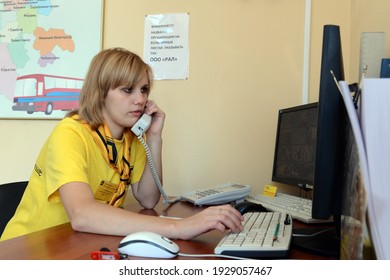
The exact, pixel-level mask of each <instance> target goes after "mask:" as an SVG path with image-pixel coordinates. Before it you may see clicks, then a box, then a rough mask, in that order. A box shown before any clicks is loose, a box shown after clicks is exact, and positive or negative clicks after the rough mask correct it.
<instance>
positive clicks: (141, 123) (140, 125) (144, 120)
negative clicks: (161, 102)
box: [131, 114, 152, 136]
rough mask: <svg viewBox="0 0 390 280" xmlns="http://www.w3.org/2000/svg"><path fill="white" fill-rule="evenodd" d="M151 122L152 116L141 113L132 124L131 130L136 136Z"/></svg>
mask: <svg viewBox="0 0 390 280" xmlns="http://www.w3.org/2000/svg"><path fill="white" fill-rule="evenodd" d="M151 123H152V117H151V116H149V115H147V114H143V115H142V116H141V117H140V118H139V119H138V121H137V122H136V123H135V124H134V125H133V127H132V128H131V131H132V132H133V133H134V134H135V135H136V136H141V135H142V134H143V133H145V132H146V131H147V130H148V128H149V127H150V125H151Z"/></svg>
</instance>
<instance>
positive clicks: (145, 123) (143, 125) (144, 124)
mask: <svg viewBox="0 0 390 280" xmlns="http://www.w3.org/2000/svg"><path fill="white" fill-rule="evenodd" d="M151 123H152V117H151V116H149V115H147V114H143V115H142V116H141V117H140V118H139V119H138V121H137V122H136V123H135V124H134V125H133V127H132V128H131V131H132V132H133V133H134V134H135V135H136V136H137V138H138V140H139V141H140V142H141V144H142V146H144V148H145V152H146V157H147V158H148V162H149V166H150V170H151V171H152V174H153V178H154V181H155V182H156V185H157V188H158V190H159V191H160V193H161V195H162V196H163V198H164V203H165V204H169V203H174V202H176V201H178V200H179V199H180V198H178V199H175V200H172V201H171V200H169V198H168V196H167V195H166V194H165V192H164V189H163V187H162V184H161V181H160V177H159V176H158V173H157V170H156V167H155V165H154V161H153V158H152V155H151V153H150V149H149V146H148V144H147V143H146V142H145V140H144V138H143V137H142V135H143V134H144V133H145V132H146V131H147V130H148V128H149V127H150V125H151Z"/></svg>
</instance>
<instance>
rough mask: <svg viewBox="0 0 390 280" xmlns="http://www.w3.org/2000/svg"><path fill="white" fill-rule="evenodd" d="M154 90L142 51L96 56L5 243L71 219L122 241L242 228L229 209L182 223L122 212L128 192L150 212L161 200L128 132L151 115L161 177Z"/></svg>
mask: <svg viewBox="0 0 390 280" xmlns="http://www.w3.org/2000/svg"><path fill="white" fill-rule="evenodd" d="M151 86H152V71H151V68H150V67H149V66H148V65H147V64H145V63H144V62H143V61H142V59H141V58H140V57H139V56H137V55H136V54H134V53H132V52H130V51H127V50H125V49H122V48H113V49H106V50H103V51H101V52H100V53H99V54H97V55H96V56H95V57H94V59H93V60H92V62H91V65H90V67H89V70H88V73H87V76H86V79H85V82H84V85H83V88H82V90H81V93H80V100H79V110H77V111H72V112H70V113H69V114H68V115H67V116H66V117H65V118H64V119H63V120H61V121H60V122H59V123H58V125H57V126H56V127H55V129H54V130H53V132H52V134H51V135H50V137H49V138H48V140H47V141H46V143H45V144H44V146H43V148H42V150H41V152H40V154H39V156H38V159H37V161H36V164H35V166H34V171H33V173H32V175H31V177H30V180H29V185H28V187H27V189H26V191H25V194H24V196H23V198H22V201H21V203H20V205H19V207H18V209H17V211H16V213H15V215H14V217H13V218H12V219H11V221H10V222H9V223H8V225H7V227H6V228H5V230H4V233H3V235H2V237H1V238H2V240H5V239H9V238H12V237H16V236H19V235H23V234H27V233H30V232H34V231H37V230H40V229H44V228H48V227H52V226H55V225H58V224H62V223H66V222H69V221H70V223H71V225H72V228H73V229H74V230H75V231H82V232H91V233H99V234H110V235H121V236H125V235H128V234H130V233H133V232H137V231H153V232H156V233H158V234H160V235H163V236H166V237H168V238H171V239H191V238H193V237H195V236H197V235H199V234H202V233H204V232H207V231H209V230H213V229H217V230H220V231H225V230H226V229H230V230H232V231H233V232H238V231H240V230H242V225H241V222H242V216H241V215H240V214H239V212H238V211H236V210H235V209H234V208H233V207H231V206H229V205H223V206H215V207H209V208H207V209H205V210H204V211H202V212H200V213H198V214H195V215H194V216H191V217H188V218H185V219H181V220H176V219H164V218H160V217H154V216H146V215H141V214H138V213H133V212H131V211H127V210H124V209H123V208H121V207H120V206H121V205H122V203H123V200H124V198H125V196H126V194H127V189H128V188H131V191H132V193H133V195H134V197H135V198H136V199H137V201H138V202H139V203H140V205H141V206H143V207H144V208H147V209H151V208H153V207H154V206H155V205H156V204H157V203H158V201H159V200H160V193H159V191H158V188H157V186H156V184H155V181H154V178H153V175H152V173H151V170H150V168H149V165H148V164H145V163H146V155H145V150H144V147H143V146H142V145H141V144H140V143H139V140H138V139H137V137H135V136H134V134H133V133H132V132H131V131H130V128H131V127H132V126H133V125H134V123H135V122H136V121H137V120H138V119H139V117H140V116H141V115H142V114H144V113H145V114H148V115H150V116H152V123H151V126H150V128H149V129H148V130H147V132H146V139H147V144H148V146H149V148H150V151H151V155H152V157H153V160H154V163H155V165H156V168H157V172H158V173H159V176H160V178H161V175H162V167H161V149H162V137H161V134H162V129H163V125H164V120H165V113H164V112H163V111H162V110H161V109H160V108H159V107H158V106H157V105H156V103H155V102H154V101H152V100H149V98H148V97H149V92H150V88H151Z"/></svg>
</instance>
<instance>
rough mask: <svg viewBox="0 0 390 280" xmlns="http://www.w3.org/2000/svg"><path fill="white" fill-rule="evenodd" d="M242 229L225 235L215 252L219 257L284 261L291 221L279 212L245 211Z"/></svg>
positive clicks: (290, 233) (287, 251)
mask: <svg viewBox="0 0 390 280" xmlns="http://www.w3.org/2000/svg"><path fill="white" fill-rule="evenodd" d="M243 225H244V230H243V231H241V232H240V233H232V232H231V231H229V232H227V233H226V234H225V236H224V237H223V238H222V239H221V241H220V242H219V243H218V245H217V246H216V247H215V249H214V253H215V254H218V255H228V256H236V257H245V258H285V257H287V256H288V254H289V250H290V243H291V238H292V221H291V219H290V217H289V216H288V214H286V213H280V212H247V213H245V214H244V221H243Z"/></svg>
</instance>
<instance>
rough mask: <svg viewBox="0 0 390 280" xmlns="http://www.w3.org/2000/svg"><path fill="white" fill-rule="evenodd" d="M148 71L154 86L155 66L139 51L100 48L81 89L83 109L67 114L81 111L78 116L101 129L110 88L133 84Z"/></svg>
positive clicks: (80, 106) (95, 127)
mask: <svg viewBox="0 0 390 280" xmlns="http://www.w3.org/2000/svg"><path fill="white" fill-rule="evenodd" d="M145 74H146V76H147V78H148V83H149V89H150V88H151V87H152V83H153V74H152V69H151V67H150V66H149V65H147V64H146V63H145V62H144V61H143V60H142V59H141V58H140V57H139V56H138V55H136V54H134V53H132V52H130V51H128V50H126V49H123V48H112V49H106V50H103V51H101V52H99V53H98V54H97V55H96V56H95V57H94V58H93V59H92V62H91V64H90V66H89V69H88V72H87V75H86V78H85V81H84V84H83V87H82V89H81V92H80V98H79V109H78V110H74V111H71V112H69V113H68V114H67V115H66V116H67V117H72V116H74V115H76V114H78V115H79V117H78V120H80V121H85V122H87V123H89V124H90V125H91V127H92V129H97V128H98V127H99V126H100V125H101V124H103V122H104V117H103V113H102V107H103V104H104V100H105V98H106V96H107V93H108V91H109V90H110V89H115V88H117V87H119V86H127V87H131V86H133V85H135V84H136V83H137V82H138V81H140V80H141V79H142V78H143V77H144V75H145Z"/></svg>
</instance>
